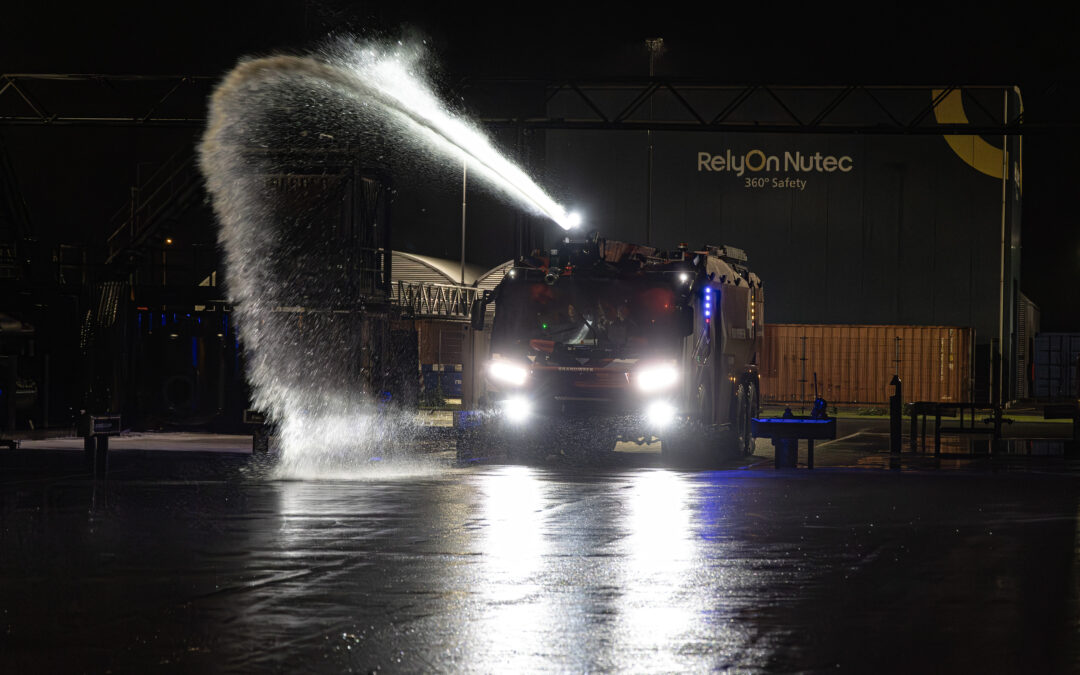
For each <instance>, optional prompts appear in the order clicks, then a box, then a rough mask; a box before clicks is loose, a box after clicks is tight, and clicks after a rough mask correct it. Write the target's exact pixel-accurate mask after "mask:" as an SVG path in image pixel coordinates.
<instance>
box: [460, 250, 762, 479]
mask: <svg viewBox="0 0 1080 675" xmlns="http://www.w3.org/2000/svg"><path fill="white" fill-rule="evenodd" d="M489 305H493V306H494V313H493V317H492V322H491V327H490V328H491V332H490V350H489V353H488V354H487V359H486V363H484V364H483V367H482V371H483V375H482V377H483V380H484V382H483V385H485V386H486V392H485V394H484V396H483V397H482V398H481V401H482V402H483V403H486V406H482V407H483V408H485V410H483V411H481V412H479V413H478V414H475V415H473V416H471V417H469V418H468V421H466V422H465V423H463V424H462V425H461V427H462V429H461V431H460V434H461V435H460V436H459V443H458V451H459V455H460V456H461V457H462V458H463V459H465V458H469V457H473V456H478V455H491V454H496V453H499V452H500V451H504V452H505V453H506V454H508V455H509V456H511V457H512V458H513V457H520V458H525V457H527V456H536V455H550V454H568V453H570V452H574V451H585V452H605V451H611V450H613V449H614V448H615V445H616V443H618V442H620V441H632V442H635V443H638V444H643V443H650V444H651V443H655V442H659V443H660V449H661V452H662V453H665V454H684V453H705V454H707V455H720V454H724V453H733V452H734V453H745V454H750V453H752V452H753V448H754V440H753V438H752V436H751V425H750V419H751V418H752V417H754V416H755V415H756V414H757V409H758V400H759V382H758V360H759V352H760V349H761V343H762V328H763V325H764V306H765V298H764V292H763V289H762V284H761V280H760V279H759V278H758V277H757V275H756V274H754V273H753V272H751V271H750V269H749V267H748V265H747V257H746V254H745V253H744V252H743V251H741V250H739V249H737V248H734V247H731V246H706V247H705V248H704V249H702V250H689V249H688V248H687V247H686V246H685V245H684V246H680V247H679V248H678V249H677V250H674V251H659V250H656V249H653V248H650V247H644V246H638V245H634V244H628V243H625V242H618V241H613V240H605V239H603V238H600V237H597V236H594V237H591V238H588V239H585V240H578V241H571V240H569V239H567V240H565V241H564V242H563V243H562V244H560V245H559V247H558V248H556V249H551V250H550V251H548V254H547V255H545V256H537V255H534V256H532V257H525V258H522V259H520V260H518V261H516V262H515V264H514V266H513V267H512V268H511V269H509V270H508V271H507V273H506V276H505V277H504V278H503V280H502V282H501V283H500V284H499V285H498V286H497V287H496V288H495V289H494V290H493V291H490V292H488V293H485V295H484V297H483V298H482V299H480V300H478V301H477V303H476V305H475V306H474V307H473V311H472V321H473V329H474V331H476V330H483V329H484V328H485V326H484V324H485V314H487V311H486V310H487V309H488V306H489ZM462 419H466V418H465V417H464V416H463V418H462Z"/></svg>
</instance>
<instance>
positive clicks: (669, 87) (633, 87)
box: [458, 78, 1073, 135]
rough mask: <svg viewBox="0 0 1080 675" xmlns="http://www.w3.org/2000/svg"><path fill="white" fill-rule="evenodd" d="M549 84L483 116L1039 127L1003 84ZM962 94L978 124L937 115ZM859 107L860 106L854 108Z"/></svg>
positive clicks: (851, 129) (500, 121)
mask: <svg viewBox="0 0 1080 675" xmlns="http://www.w3.org/2000/svg"><path fill="white" fill-rule="evenodd" d="M523 82H528V81H522V80H515V79H507V78H495V79H476V80H465V81H463V82H462V83H461V84H460V85H459V87H458V88H459V90H460V91H461V92H462V93H463V94H464V95H465V97H466V99H467V98H468V91H469V90H470V89H474V88H480V89H488V88H497V87H498V86H499V85H500V84H502V85H506V84H511V83H515V84H518V85H519V86H520V84H522V83H523ZM537 84H538V85H539V84H540V83H537ZM542 84H543V87H544V92H545V105H546V114H545V115H543V116H533V117H501V118H500V117H485V118H484V119H483V121H484V122H485V123H486V124H487V125H489V126H496V127H497V126H523V127H527V128H534V129H580V130H604V129H612V130H627V131H633V130H638V131H646V130H651V131H695V132H702V131H713V132H725V133H732V132H752V133H788V134H791V133H819V134H820V133H833V134H934V135H942V134H946V135H947V134H964V135H970V134H980V135H1002V134H1006V135H1014V134H1020V133H1027V132H1030V131H1032V130H1033V128H1032V127H1031V126H1030V125H1029V124H1025V121H1024V116H1023V110H1022V108H1021V107H1020V106H1017V107H1016V110H1010V111H1009V112H1008V113H1005V112H1003V110H1002V109H1001V106H1000V104H996V105H987V104H986V103H985V101H986V99H987V98H988V97H995V96H999V95H1000V92H1012V91H1014V88H1013V87H1011V86H1001V85H940V86H930V85H920V86H899V85H892V86H870V85H843V86H840V85H827V86H807V85H763V84H750V85H727V84H714V83H709V82H706V81H700V80H677V79H664V78H648V79H646V80H641V79H634V80H621V81H620V80H603V81H591V80H589V81H587V80H560V81H550V82H545V83H542ZM956 96H960V97H963V100H964V101H965V102H967V103H968V104H969V106H970V107H971V108H973V110H971V111H970V112H971V113H972V117H973V118H975V119H976V120H977V121H975V122H971V121H966V120H965V121H963V122H958V121H954V120H949V119H947V120H943V119H939V115H938V114H937V113H938V112H939V111H940V110H942V109H944V108H945V107H947V106H946V105H945V104H946V102H949V101H950V100H951V99H952V98H953V97H956ZM853 107H858V108H859V109H860V110H861V111H862V112H861V113H855V114H853V113H852V112H851V108H853ZM1006 115H1007V116H1006ZM858 118H866V119H858ZM1064 124H1067V125H1073V122H1072V121H1071V120H1066V121H1065V122H1064ZM1055 126H1058V125H1055ZM1037 129H1038V127H1036V130H1037Z"/></svg>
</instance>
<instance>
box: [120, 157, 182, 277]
mask: <svg viewBox="0 0 1080 675" xmlns="http://www.w3.org/2000/svg"><path fill="white" fill-rule="evenodd" d="M200 182H201V179H200V177H199V173H198V171H197V169H196V166H195V156H194V155H192V154H191V151H190V150H189V149H186V148H185V149H182V150H180V151H178V152H177V153H176V154H174V155H173V156H172V157H170V158H169V159H167V160H166V161H165V162H164V163H163V164H162V165H161V166H160V167H159V168H158V169H157V171H155V172H154V173H153V174H152V175H151V176H150V177H149V178H148V179H146V180H145V181H144V182H143V183H142V185H139V186H138V187H136V188H133V189H132V195H131V200H130V201H129V202H128V203H127V204H125V205H124V206H122V207H121V208H120V209H119V210H118V211H117V212H116V213H115V214H113V217H112V218H111V219H110V221H109V226H110V228H111V230H112V234H110V235H109V240H108V241H109V254H108V262H112V261H113V259H114V258H116V256H117V255H119V254H120V252H121V251H123V250H125V249H127V248H131V247H134V246H137V245H138V244H139V243H140V242H141V241H142V240H143V239H145V238H146V236H147V235H148V234H149V233H150V231H151V230H152V228H153V227H154V226H156V225H157V224H158V223H159V222H160V221H161V219H162V218H163V217H164V216H165V215H166V213H167V212H168V210H169V209H170V208H174V207H177V206H178V204H179V203H180V202H181V201H182V200H184V199H185V198H187V197H189V196H190V195H191V194H192V193H193V192H194V191H195V190H197V189H198V187H199V184H200Z"/></svg>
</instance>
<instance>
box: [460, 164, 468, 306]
mask: <svg viewBox="0 0 1080 675" xmlns="http://www.w3.org/2000/svg"><path fill="white" fill-rule="evenodd" d="M468 184H469V160H467V159H466V160H464V161H462V163H461V285H462V286H464V285H465V190H466V188H467V187H468Z"/></svg>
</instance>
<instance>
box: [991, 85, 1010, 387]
mask: <svg viewBox="0 0 1080 675" xmlns="http://www.w3.org/2000/svg"><path fill="white" fill-rule="evenodd" d="M1002 96H1003V97H1004V99H1005V100H1004V112H1003V117H1002V119H1003V120H1005V121H1008V119H1009V92H1008V91H1006V92H1004V93H1003V94H1002ZM1008 178H1009V137H1008V136H1006V135H1004V134H1002V136H1001V270H1000V274H999V275H998V350H999V351H1000V352H1001V356H1002V357H1004V356H1005V354H1004V352H1005V206H1006V202H1007V197H1008V191H1007V189H1006V186H1007V185H1008ZM1003 365H1004V359H1003V358H1001V359H999V361H998V372H997V373H994V374H993V377H995V378H996V379H997V399H996V400H994V401H993V403H994V404H995V405H998V406H1000V405H1001V404H1002V401H1003V400H1004V397H1005V393H1004V388H1003V387H1002V385H1003V384H1004V383H1005V382H1004V368H1003V367H1002V366H1003Z"/></svg>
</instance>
